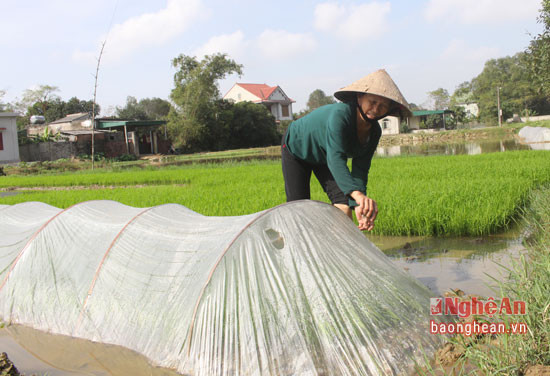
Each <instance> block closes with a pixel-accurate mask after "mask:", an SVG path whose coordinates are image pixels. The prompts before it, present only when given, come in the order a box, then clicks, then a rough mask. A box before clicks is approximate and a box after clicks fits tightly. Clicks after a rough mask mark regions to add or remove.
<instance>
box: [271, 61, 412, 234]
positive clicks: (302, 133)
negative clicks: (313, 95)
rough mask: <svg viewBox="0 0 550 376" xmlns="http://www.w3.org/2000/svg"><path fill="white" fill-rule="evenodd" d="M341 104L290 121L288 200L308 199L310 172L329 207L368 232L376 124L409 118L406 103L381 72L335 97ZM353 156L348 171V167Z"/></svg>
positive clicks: (285, 157) (285, 155) (285, 152)
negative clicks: (392, 118) (389, 118)
mask: <svg viewBox="0 0 550 376" xmlns="http://www.w3.org/2000/svg"><path fill="white" fill-rule="evenodd" d="M334 96H335V97H336V98H337V99H339V100H341V101H342V103H335V104H329V105H326V106H323V107H320V108H318V109H316V110H314V111H312V112H311V113H309V114H308V115H306V116H304V117H302V118H300V119H298V120H296V121H294V122H293V123H292V124H290V126H289V127H288V130H287V132H286V134H285V136H284V137H283V143H282V149H281V152H282V164H283V176H284V179H285V191H286V197H287V201H294V200H301V199H309V198H310V192H309V181H310V178H311V172H312V171H313V173H314V174H315V176H316V177H317V179H318V180H319V182H320V183H321V185H322V187H323V189H324V190H325V193H326V194H327V195H328V197H329V199H330V201H331V202H332V204H333V205H334V206H336V207H337V208H339V209H340V210H342V211H343V212H344V213H346V215H347V216H348V217H350V219H353V217H352V210H354V211H355V216H356V217H357V221H358V222H359V229H360V230H369V231H370V230H372V229H373V228H374V221H375V219H376V216H377V214H378V207H377V205H376V202H375V201H374V200H373V199H371V198H369V197H367V195H366V194H367V189H366V187H367V179H368V174H369V168H370V164H371V159H372V156H373V155H374V152H375V151H376V147H377V145H378V141H379V139H380V136H381V134H382V130H381V129H380V125H379V124H378V120H379V119H382V118H383V117H386V116H388V115H399V116H401V117H403V116H410V114H411V112H410V110H409V108H408V107H409V105H408V103H407V101H406V100H405V98H404V97H403V95H402V94H401V92H400V91H399V89H398V88H397V86H396V85H395V83H394V82H393V80H392V79H391V77H390V76H389V75H388V74H387V73H386V71H385V70H383V69H381V70H378V71H376V72H374V73H371V74H369V75H368V76H366V77H363V78H362V79H360V80H359V81H356V82H354V83H353V84H351V85H349V86H347V87H344V88H342V89H340V90H338V91H337V92H336V93H334ZM348 158H352V168H351V171H350V170H349V168H348V166H347V160H348Z"/></svg>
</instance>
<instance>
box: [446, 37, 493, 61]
mask: <svg viewBox="0 0 550 376" xmlns="http://www.w3.org/2000/svg"><path fill="white" fill-rule="evenodd" d="M499 55H500V52H499V49H498V48H495V47H484V46H482V47H471V46H468V45H467V43H466V42H465V41H464V40H462V39H454V40H452V41H451V42H450V43H449V45H448V46H447V48H446V49H445V50H444V51H443V53H442V54H441V58H442V59H444V60H453V61H455V62H456V61H468V62H485V61H487V60H489V59H493V58H495V57H498V56H499Z"/></svg>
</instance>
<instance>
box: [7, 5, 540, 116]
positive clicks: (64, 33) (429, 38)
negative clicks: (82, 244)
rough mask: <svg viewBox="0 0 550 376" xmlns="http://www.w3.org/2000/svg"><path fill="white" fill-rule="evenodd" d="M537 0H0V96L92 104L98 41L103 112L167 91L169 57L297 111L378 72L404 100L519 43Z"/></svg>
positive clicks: (455, 79)
mask: <svg viewBox="0 0 550 376" xmlns="http://www.w3.org/2000/svg"><path fill="white" fill-rule="evenodd" d="M540 7H541V1H540V0H522V1H517V0H386V1H383V0H380V1H379V0H376V1H360V0H356V1H352V0H350V1H347V0H340V1H313V0H303V1H287V0H279V1H277V2H274V1H270V2H267V1H252V0H157V1H150V0H149V1H145V0H92V1H89V0H88V1H82V0H0V9H2V22H1V23H0V36H1V37H0V53H1V55H0V56H1V58H0V90H3V91H5V92H6V94H5V96H4V98H3V102H14V101H16V100H17V99H20V98H21V96H22V94H23V92H24V91H25V90H26V89H35V88H37V87H38V86H39V85H51V86H56V87H58V88H59V92H58V93H57V94H58V95H59V96H60V97H61V98H62V99H63V100H68V99H69V98H71V97H74V96H76V97H78V98H79V99H85V100H91V99H92V98H93V92H94V74H95V71H96V66H97V58H98V56H99V51H100V48H101V44H102V42H103V41H105V49H104V53H103V55H102V59H101V64H100V66H99V75H98V87H97V102H98V103H99V104H100V105H101V108H102V112H101V115H112V114H113V113H114V109H115V107H116V106H124V104H125V103H126V98H127V96H133V97H136V98H137V99H138V100H139V99H142V98H152V97H159V98H163V99H169V96H170V92H171V90H172V89H173V88H174V84H173V76H174V73H175V68H173V67H172V64H171V62H172V59H174V58H175V57H177V56H179V55H180V54H184V55H189V56H197V57H198V58H202V57H203V56H204V55H205V54H212V53H216V52H222V53H227V54H228V55H229V56H230V57H231V58H232V59H234V60H235V61H236V62H237V63H239V64H242V65H243V75H242V76H241V77H239V76H237V75H231V76H229V77H227V78H226V79H224V80H222V81H220V82H219V88H220V92H221V94H222V95H223V94H225V93H226V92H227V91H228V90H229V89H230V88H231V87H232V86H233V85H234V84H235V83H236V82H241V83H265V84H268V85H270V86H275V85H279V86H280V87H281V88H282V90H283V91H284V92H285V93H286V94H287V95H288V96H289V97H290V98H292V99H293V100H295V101H296V103H294V105H293V111H294V112H298V111H300V110H302V109H304V108H305V107H306V103H307V100H308V97H309V94H310V93H311V92H313V91H314V90H316V89H321V90H323V91H324V92H325V93H326V94H328V95H330V94H333V93H334V92H335V91H336V90H338V89H339V88H341V87H344V86H347V85H349V84H351V83H352V82H354V81H356V80H358V79H360V78H361V77H363V76H366V75H367V74H369V73H371V72H373V71H375V70H377V69H381V68H383V69H386V71H387V72H388V73H389V74H390V76H391V77H392V78H393V80H394V81H395V82H396V84H397V85H398V86H399V88H400V89H401V92H402V93H403V94H404V96H405V98H406V99H407V100H408V101H409V102H412V103H415V104H424V103H427V99H428V95H427V93H428V92H429V91H432V90H435V89H438V88H444V89H447V90H448V91H449V93H450V94H452V92H453V91H454V90H455V88H456V87H457V86H458V85H459V84H460V83H462V82H464V81H470V80H471V79H472V78H474V77H475V76H477V75H478V74H480V73H481V71H482V70H483V66H484V63H485V62H486V61H487V60H489V59H494V58H500V57H505V56H512V55H514V54H516V53H517V52H520V51H523V50H524V49H525V48H526V47H527V45H528V44H529V41H530V40H531V39H532V36H533V35H536V34H537V33H538V32H540V31H541V30H542V26H541V25H540V24H538V23H537V21H536V19H537V15H538V13H539V9H540Z"/></svg>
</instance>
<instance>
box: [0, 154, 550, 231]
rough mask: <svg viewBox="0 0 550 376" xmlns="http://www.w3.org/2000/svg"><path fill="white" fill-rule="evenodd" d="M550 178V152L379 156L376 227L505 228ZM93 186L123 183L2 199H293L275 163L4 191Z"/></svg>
mask: <svg viewBox="0 0 550 376" xmlns="http://www.w3.org/2000/svg"><path fill="white" fill-rule="evenodd" d="M547 183H550V162H549V161H548V152H546V151H516V152H506V153H494V154H481V155H475V156H469V155H460V156H431V157H397V158H375V159H374V160H373V163H372V167H371V172H370V176H369V184H368V192H367V193H368V195H369V196H370V197H372V198H374V199H375V200H376V201H377V203H378V205H379V210H380V212H379V215H378V218H377V220H376V227H375V230H374V231H375V233H378V234H385V235H482V234H489V233H495V232H498V231H500V230H504V229H506V228H507V227H508V226H509V225H510V224H512V223H513V221H514V220H515V219H516V218H517V215H518V213H519V210H520V209H521V208H522V207H525V206H526V204H527V203H528V202H529V193H530V192H531V191H533V190H534V189H536V188H537V187H539V186H541V185H543V184H547ZM92 185H99V186H108V187H110V186H114V187H115V188H113V189H75V190H69V191H36V192H34V191H33V192H27V191H25V192H22V193H20V194H18V195H16V196H9V197H3V198H0V204H15V203H18V202H24V201H42V202H46V203H48V204H50V205H53V206H57V207H67V206H70V205H72V204H75V203H77V202H81V201H85V200H96V199H110V200H116V201H120V202H122V203H124V204H127V205H132V206H138V207H146V206H153V205H161V204H165V203H178V204H181V205H184V206H187V207H188V208H190V209H192V210H194V211H197V212H199V213H201V214H205V215H217V216H228V215H243V214H250V213H254V212H257V211H261V210H265V209H268V208H271V207H273V206H276V205H278V204H281V203H283V202H284V201H285V194H284V183H283V177H282V173H281V167H280V162H277V161H253V162H241V163H224V164H200V165H189V166H182V167H169V168H162V169H149V170H131V171H127V170H125V171H117V172H115V171H110V172H106V171H101V172H94V173H90V172H86V173H79V174H70V175H68V174H66V175H50V176H36V177H27V176H8V177H3V178H2V179H0V188H7V187H14V186H17V187H52V186H58V187H59V186H64V187H71V186H92ZM117 186H124V188H116V187H117ZM311 192H312V199H315V200H320V201H325V202H326V201H327V198H326V196H325V194H324V192H323V191H322V189H321V187H320V186H319V184H318V182H317V181H316V179H315V178H312V184H311Z"/></svg>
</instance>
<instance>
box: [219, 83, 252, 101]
mask: <svg viewBox="0 0 550 376" xmlns="http://www.w3.org/2000/svg"><path fill="white" fill-rule="evenodd" d="M239 94H240V98H239ZM223 99H233V100H234V101H235V102H243V101H250V102H256V101H258V100H260V98H258V97H257V96H255V95H254V94H252V93H251V92H249V91H248V90H245V89H243V88H242V87H240V86H238V85H235V86H233V87H232V88H231V90H229V91H228V92H227V94H225V96H224V97H223Z"/></svg>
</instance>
